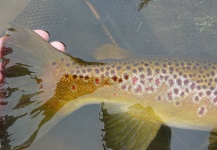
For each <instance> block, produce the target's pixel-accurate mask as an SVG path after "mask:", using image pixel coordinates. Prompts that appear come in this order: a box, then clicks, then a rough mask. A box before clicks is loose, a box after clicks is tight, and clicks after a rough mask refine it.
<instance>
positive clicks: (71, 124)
mask: <svg viewBox="0 0 217 150" xmlns="http://www.w3.org/2000/svg"><path fill="white" fill-rule="evenodd" d="M27 2H28V0H22V1H21V0H20V1H19V2H17V1H15V0H11V1H6V0H2V1H0V32H2V31H3V29H4V28H5V27H6V23H7V22H8V21H10V20H13V19H14V18H15V17H16V16H17V14H19V13H20V12H21V10H22V9H23V8H24V7H25V5H26V3H27ZM90 2H91V3H92V5H93V6H94V8H95V9H96V10H97V11H98V12H99V14H100V15H101V16H100V17H101V18H100V19H96V18H97V15H96V14H94V15H93V14H92V13H93V12H94V11H93V10H90V8H88V7H87V6H86V5H85V6H83V5H84V3H83V2H80V1H77V2H76V5H78V6H79V8H78V9H74V10H73V9H72V10H73V11H74V12H75V13H74V14H75V15H72V16H71V17H72V18H73V19H74V20H73V19H72V20H70V18H67V17H65V18H64V17H63V18H62V20H61V21H62V22H63V24H64V23H65V22H67V23H66V24H65V27H66V28H67V27H69V26H71V25H74V26H75V29H74V30H73V31H64V30H62V29H59V30H58V26H55V24H56V25H59V24H58V23H59V22H58V21H59V20H57V22H50V24H54V25H53V26H52V27H50V26H49V25H47V24H43V23H44V22H46V21H44V22H42V23H41V24H40V23H39V24H37V23H35V24H34V23H32V22H31V21H29V20H28V18H27V19H26V22H23V24H25V25H27V26H29V27H31V28H38V27H40V28H43V29H45V30H47V31H49V32H50V34H51V40H58V39H60V40H61V41H63V42H64V43H65V44H66V46H67V52H68V53H69V54H72V55H75V56H77V57H79V58H84V59H85V60H91V59H92V58H91V50H92V49H95V48H96V47H97V46H99V45H101V44H103V43H106V42H108V41H109V42H110V43H113V44H117V45H119V46H121V47H123V48H125V49H128V50H129V51H131V52H132V53H134V54H137V55H138V54H139V55H140V54H143V55H144V54H161V53H165V54H168V53H173V52H174V51H175V52H176V53H178V54H180V55H181V54H188V53H189V54H196V53H198V54H199V55H202V54H206V55H207V54H208V55H210V54H211V55H212V54H215V53H216V49H213V47H215V45H213V47H212V45H211V46H210V45H209V46H207V44H204V43H206V42H207V39H204V40H203V42H202V43H201V42H200V40H201V39H200V37H196V35H197V33H196V32H197V31H196V32H195V29H193V28H188V27H183V25H186V24H180V23H177V22H173V20H174V19H175V20H179V21H180V22H182V21H185V18H186V16H187V18H188V17H190V19H191V15H192V14H191V13H192V12H194V13H195V14H194V15H195V16H196V17H195V18H197V19H195V20H194V21H192V22H191V23H190V24H194V23H195V24H197V27H198V28H200V29H199V31H200V32H206V33H205V34H206V35H210V34H211V35H210V37H209V38H210V40H209V41H208V42H207V43H212V40H213V39H212V38H211V37H216V34H214V31H210V30H209V28H208V26H206V24H210V25H211V26H213V25H214V26H216V23H217V20H216V19H217V16H216V15H215V11H214V10H210V11H206V8H205V7H199V8H200V10H197V11H196V10H194V11H192V10H191V6H189V7H188V8H186V7H185V5H184V2H183V7H180V5H177V4H175V2H174V3H171V2H170V1H166V2H165V3H163V2H162V3H161V2H159V1H153V3H152V2H150V4H148V7H147V8H145V9H142V10H141V12H138V11H133V12H132V13H131V15H132V16H131V17H132V18H134V19H133V24H130V22H132V20H130V19H128V18H127V16H128V15H123V14H127V13H128V12H127V11H128V9H127V7H136V5H135V4H134V3H131V4H130V5H128V4H126V3H125V2H124V1H120V5H116V3H115V1H111V2H106V1H104V0H101V1H100V0H90ZM130 2H131V1H130ZM154 2H155V3H154ZM158 2H159V3H158ZM214 2H215V1H212V3H211V2H210V4H207V3H206V4H205V6H208V5H211V6H213V7H216V6H215V5H217V4H216V3H214ZM107 3H110V4H111V3H114V4H111V5H110V4H107ZM137 3H138V2H137ZM192 3H193V2H192ZM203 3H205V2H204V1H202V0H201V2H200V3H198V5H201V6H204V4H203ZM54 4H58V3H54ZM178 4H179V3H178ZM104 5H105V6H110V7H105V6H104ZM149 5H150V6H149ZM114 6H115V7H114ZM196 6H197V5H196V4H195V5H194V4H192V7H196ZM38 7H39V6H38ZM53 7H57V8H58V6H53ZM112 7H114V8H116V10H115V11H113V12H112V11H111V10H112ZM166 8H168V9H166ZM82 9H85V11H80V10H82ZM192 9H195V8H192ZM213 9H214V8H213ZM45 11H46V10H45ZM63 11H64V10H63ZM73 11H72V12H73ZM162 12H164V13H162ZM171 12H177V13H174V14H173V15H168V14H169V13H171ZM65 13H68V12H67V11H66V12H65ZM86 13H89V14H92V15H90V16H89V18H88V19H90V20H88V19H87V17H85V14H86ZM203 13H204V14H205V15H201V14H203ZM45 14H46V12H45ZM197 14H198V15H197ZM46 15H47V16H46ZM46 15H45V17H49V15H48V14H46ZM51 15H52V14H51ZM114 16H115V17H114ZM201 16H202V17H201ZM207 16H209V17H207ZM124 17H126V18H124ZM164 17H165V18H166V19H165V20H164V19H161V18H164ZM173 17H174V18H173ZM120 18H122V19H120ZM156 18H157V19H159V20H160V22H157V21H155V19H156ZM64 19H65V20H64ZM188 19H189V18H188ZM188 19H186V21H188ZM35 20H36V21H35V22H37V18H36V19H35ZM53 20H54V19H53ZM19 21H20V22H22V21H25V18H20V20H19V19H18V22H19ZM28 21H29V22H28ZM64 21H65V22H64ZM62 22H61V23H62ZM168 22H169V23H168ZM79 23H80V24H83V27H80V26H79V25H78V24H79ZM118 25H119V26H118ZM130 26H132V30H131V27H130ZM86 27H89V28H90V29H87V30H84V29H85V28H86ZM51 28H52V29H51ZM120 28H121V29H120ZM213 28H214V29H216V28H215V27H213ZM176 29H177V31H174V30H176ZM185 29H189V30H185ZM170 30H171V31H170ZM108 31H109V32H108ZM141 31H144V32H141ZM60 32H70V33H69V34H71V37H70V36H69V37H68V36H67V37H66V38H65V37H64V34H62V35H60V36H58V34H59V33H60ZM73 32H74V33H73ZM187 32H189V33H191V32H192V33H193V34H186V33H187ZM176 33H178V36H179V41H176V40H177V39H174V37H176V36H177V34H176ZM109 34H111V35H112V36H110V35H109ZM166 34H167V35H166ZM175 34H176V35H175ZM186 35H187V36H186ZM129 36H130V37H129ZM93 37H94V40H93V41H92V38H93ZM122 37H129V38H126V39H125V40H121V38H122ZM136 37H139V38H136ZM141 38H143V40H144V41H145V42H144V41H143V40H141ZM195 38H196V40H195ZM83 39H85V41H84V42H83V41H82V40H83ZM90 39H91V42H90V43H88V42H89V41H88V40H90ZM99 39H100V40H99ZM114 39H115V40H114ZM170 39H171V40H170ZM79 40H80V43H81V44H76V45H75V46H74V45H70V44H71V43H73V41H74V42H75V43H79ZM139 40H141V42H140V41H139ZM172 40H173V41H172ZM191 40H192V42H191V43H188V41H191ZM81 41H82V42H81ZM192 43H193V44H192ZM144 47H145V52H144ZM195 47H196V48H195ZM208 48H210V50H209V51H208ZM81 49H82V50H83V51H82V52H81ZM148 49H149V50H148ZM150 49H151V50H152V51H150ZM189 49H191V50H190V51H189ZM194 50H197V51H196V52H195V51H194ZM204 50H205V51H204ZM88 51H90V52H88ZM83 52H85V53H83ZM99 112H100V106H99V105H90V106H84V107H82V108H81V109H79V110H77V111H76V112H75V113H73V114H71V115H70V116H68V117H66V118H64V119H63V120H62V121H61V122H60V123H58V124H57V125H56V126H55V127H54V128H52V129H51V130H50V131H49V132H48V133H47V134H45V135H44V136H43V137H42V138H41V139H39V140H38V141H36V142H35V143H33V144H32V145H31V146H30V147H29V148H28V149H31V150H32V149H33V150H34V149H61V148H63V147H64V149H69V150H71V149H79V150H83V149H95V150H97V149H99V150H100V149H103V147H102V143H101V128H100V124H101V122H100V121H99V116H98V113H99ZM208 136H209V132H200V131H191V130H181V129H174V128H172V139H171V149H174V150H179V149H180V150H182V149H187V150H191V149H195V150H196V149H200V148H201V149H204V150H205V149H207V148H206V147H207V142H208ZM204 145H205V146H204ZM203 146H204V147H203Z"/></svg>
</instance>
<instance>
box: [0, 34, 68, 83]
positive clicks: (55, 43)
mask: <svg viewBox="0 0 217 150" xmlns="http://www.w3.org/2000/svg"><path fill="white" fill-rule="evenodd" d="M34 31H35V32H36V33H37V34H38V35H40V36H41V37H42V38H43V39H45V40H46V41H48V40H49V38H50V36H49V34H48V33H47V32H45V31H44V30H34ZM2 42H3V38H0V50H1V48H2ZM50 44H51V45H52V46H53V47H55V48H56V49H58V50H60V51H62V52H65V49H66V48H65V46H64V45H63V44H62V43H61V42H58V41H53V42H50ZM1 70H2V63H0V71H1ZM1 80H2V73H1V72H0V81H1Z"/></svg>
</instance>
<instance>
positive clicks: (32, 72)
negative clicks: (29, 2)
mask: <svg viewBox="0 0 217 150" xmlns="http://www.w3.org/2000/svg"><path fill="white" fill-rule="evenodd" d="M2 45H3V46H2V48H1V51H0V52H1V55H0V56H1V64H2V68H1V76H2V79H1V83H0V149H23V148H25V147H28V146H29V145H30V144H31V143H32V142H33V141H34V139H35V137H36V134H37V132H38V130H39V124H40V123H41V120H42V119H43V115H42V111H41V112H40V111H38V112H34V113H33V110H34V109H36V108H39V107H40V106H42V105H43V104H44V103H45V102H46V99H45V98H44V97H46V98H47V99H49V98H51V97H52V94H53V92H55V91H54V90H52V87H53V86H55V84H56V83H53V84H52V82H51V81H52V80H53V79H57V76H55V72H57V71H59V72H61V74H63V73H64V70H61V69H60V67H59V68H58V67H57V68H54V67H53V69H52V66H55V65H57V63H58V62H60V61H61V60H63V59H64V60H67V61H73V59H74V58H73V57H71V56H69V55H67V54H65V53H63V52H60V51H58V50H56V49H55V48H54V47H52V46H51V45H50V44H49V43H48V42H47V41H45V40H44V39H42V38H41V37H40V36H39V35H37V34H36V33H35V32H34V31H32V30H31V29H28V28H25V27H23V26H21V25H18V24H15V23H13V22H12V23H10V28H8V29H7V30H6V32H5V35H4V37H3V44H2ZM48 72H49V73H48ZM48 74H49V75H50V76H48ZM42 81H43V82H42ZM53 88H54V87H53ZM47 89H49V92H47V91H46V90H47ZM43 98H44V99H43Z"/></svg>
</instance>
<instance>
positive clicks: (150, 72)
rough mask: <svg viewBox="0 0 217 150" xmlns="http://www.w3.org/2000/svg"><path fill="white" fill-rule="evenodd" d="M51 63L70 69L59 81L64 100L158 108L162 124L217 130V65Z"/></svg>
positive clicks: (179, 61)
mask: <svg viewBox="0 0 217 150" xmlns="http://www.w3.org/2000/svg"><path fill="white" fill-rule="evenodd" d="M52 63H53V64H55V65H53V66H52V65H50V68H53V69H52V70H58V69H60V68H61V69H63V68H65V69H64V71H62V72H61V75H60V79H58V81H59V80H60V82H61V83H62V84H63V85H60V89H62V87H65V89H64V90H63V92H64V93H61V92H60V93H59V95H66V96H69V97H70V96H72V97H73V96H75V95H78V96H77V97H78V98H74V97H73V98H68V99H75V100H74V101H75V102H74V103H76V101H77V100H78V101H81V103H83V104H88V103H101V102H110V103H119V104H121V103H124V104H125V105H127V106H130V105H133V104H141V105H143V106H150V107H151V108H153V109H154V111H155V112H156V113H157V114H158V116H159V117H160V118H161V121H162V122H159V123H162V124H167V125H172V126H175V127H179V128H191V129H201V130H210V129H212V128H214V127H216V126H217V121H216V119H217V118H216V115H215V114H216V113H217V89H216V85H217V74H216V73H217V71H216V66H217V64H216V61H215V60H197V59H184V58H183V59H178V58H177V59H176V58H147V59H143V60H122V61H117V62H110V63H99V64H96V65H95V64H93V65H88V62H86V64H85V63H84V64H79V63H75V62H72V63H70V62H68V61H63V62H61V60H59V61H58V60H57V62H52ZM62 73H63V74H62ZM52 74H54V73H53V72H52V71H51V75H52ZM54 80H56V79H54ZM85 88H87V90H85ZM85 91H86V92H87V91H89V92H91V94H88V95H86V94H84V93H83V92H85ZM65 92H67V93H65ZM81 95H85V96H84V97H81V98H80V96H81Z"/></svg>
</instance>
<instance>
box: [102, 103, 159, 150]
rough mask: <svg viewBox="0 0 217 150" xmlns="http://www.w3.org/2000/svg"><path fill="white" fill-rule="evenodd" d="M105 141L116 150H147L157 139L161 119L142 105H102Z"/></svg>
mask: <svg viewBox="0 0 217 150" xmlns="http://www.w3.org/2000/svg"><path fill="white" fill-rule="evenodd" d="M101 121H102V122H103V123H104V127H103V129H102V130H103V131H104V135H103V141H104V142H105V143H104V146H105V147H106V148H111V149H114V150H119V149H125V150H131V149H137V150H140V149H141V150H145V149H147V148H148V146H149V145H150V143H151V142H152V141H153V140H154V139H155V137H156V135H157V133H158V131H159V129H160V127H161V125H162V124H161V123H160V122H161V119H160V118H159V117H158V116H157V114H156V113H155V112H154V110H153V109H152V108H151V107H143V106H142V105H140V104H136V105H133V106H131V107H125V108H124V107H120V106H111V105H105V104H103V105H102V113H101Z"/></svg>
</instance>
